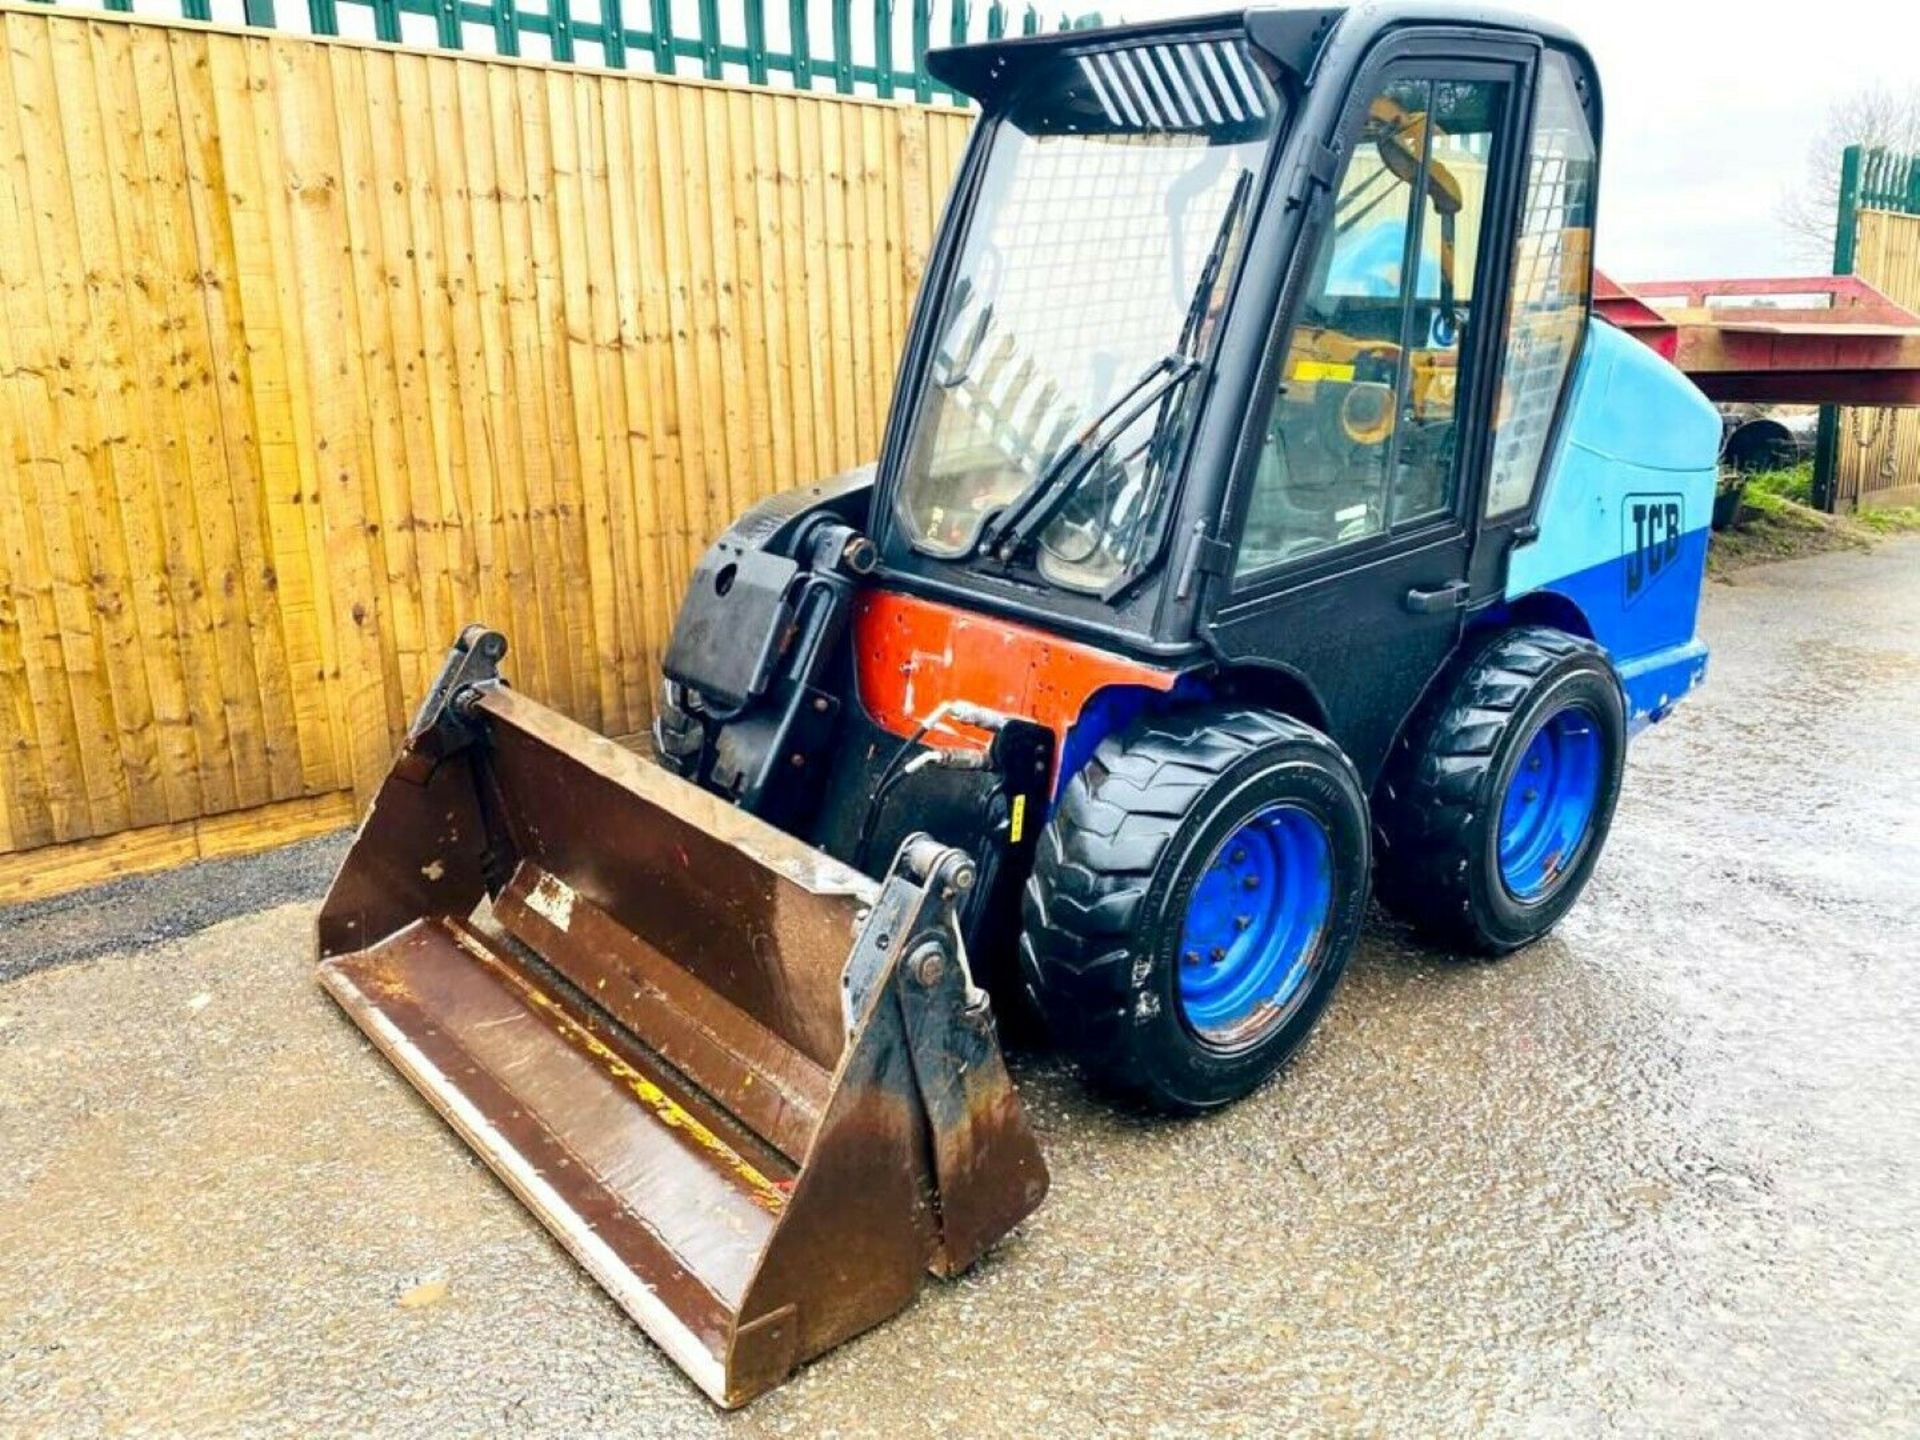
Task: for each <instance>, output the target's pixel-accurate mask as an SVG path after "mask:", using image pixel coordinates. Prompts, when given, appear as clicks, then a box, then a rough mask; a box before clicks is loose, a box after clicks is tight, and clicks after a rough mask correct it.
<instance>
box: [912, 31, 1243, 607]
mask: <svg viewBox="0 0 1920 1440" xmlns="http://www.w3.org/2000/svg"><path fill="white" fill-rule="evenodd" d="M1278 108H1279V101H1278V99H1277V98H1276V96H1275V93H1274V91H1273V89H1272V87H1271V86H1270V85H1269V84H1268V83H1267V80H1266V78H1265V76H1263V75H1262V74H1261V72H1260V71H1259V69H1258V68H1257V67H1256V66H1255V64H1254V62H1253V60H1252V58H1251V57H1250V55H1249V53H1248V52H1247V50H1246V49H1245V47H1244V45H1243V44H1242V43H1241V42H1239V41H1237V40H1230V39H1220V40H1194V41H1181V42H1170V43H1165V44H1155V45H1138V46H1133V47H1129V48H1125V49H1116V50H1107V51H1103V52H1098V53H1093V54H1085V55H1078V56H1063V57H1058V58H1056V59H1054V60H1052V61H1051V62H1050V63H1048V64H1047V65H1045V66H1043V67H1041V68H1040V69H1039V70H1038V71H1037V72H1036V73H1035V74H1034V75H1033V76H1032V77H1030V78H1029V79H1028V81H1027V82H1026V83H1025V84H1024V85H1023V87H1022V88H1021V90H1020V91H1019V93H1018V94H1017V95H1016V96H1015V97H1014V98H1013V100H1012V101H1011V102H1010V104H1009V106H1008V109H1007V111H1006V113H1005V114H1003V115H1002V116H1000V117H998V118H997V119H996V120H995V121H994V130H993V135H992V140H991V149H990V151H989V153H988V156H987V160H986V167H985V172H984V174H983V176H982V178H981V184H980V189H979V192H978V196H977V199H976V201H975V204H974V209H973V213H972V215H971V216H970V217H969V220H968V224H967V231H966V236H965V239H964V241H963V242H962V246H961V252H960V255H959V258H958V266H957V269H956V271H955V273H954V278H953V282H952V283H951V285H950V286H949V289H948V293H947V297H946V301H945V304H944V306H943V307H942V312H941V315H940V318H939V321H938V330H937V341H936V346H935V354H934V356H933V359H932V363H931V366H930V369H929V373H928V375H927V376H926V380H925V383H924V385H923V387H922V393H921V395H920V397H919V401H918V408H917V413H916V415H915V418H914V426H913V430H912V442H911V448H910V450H909V452H908V460H907V468H906V473H905V475H904V476H903V477H902V482H901V485H900V488H899V502H898V505H899V513H900V518H901V520H902V522H903V523H904V525H905V526H906V529H907V534H908V535H909V536H910V537H911V539H912V541H913V544H914V545H915V546H916V547H917V548H918V549H920V550H923V551H925V552H927V553H929V554H933V555H939V556H944V557H957V556H961V555H966V554H968V553H970V552H971V551H972V550H973V549H974V548H975V547H976V545H977V544H978V543H979V540H980V535H981V531H982V528H983V527H984V526H985V525H986V524H987V522H988V521H989V520H990V519H992V517H993V516H994V515H995V514H996V513H997V512H999V511H1002V510H1004V509H1006V508H1007V507H1009V506H1011V505H1013V504H1014V503H1015V502H1016V501H1021V500H1022V499H1023V497H1026V496H1027V495H1028V494H1029V493H1030V492H1031V491H1033V490H1034V489H1035V487H1036V485H1040V488H1042V489H1044V488H1046V487H1048V486H1053V485H1060V486H1062V489H1061V490H1060V491H1059V492H1058V493H1059V494H1061V495H1064V496H1065V498H1064V500H1063V501H1062V502H1061V504H1060V506H1059V509H1058V512H1057V513H1056V514H1055V515H1054V516H1053V518H1052V520H1051V521H1050V523H1048V524H1047V525H1046V526H1045V527H1044V528H1043V529H1042V530H1041V531H1040V532H1039V535H1038V547H1037V553H1036V564H1037V566H1038V569H1039V571H1040V573H1041V574H1042V575H1043V576H1044V577H1045V578H1047V579H1049V580H1051V581H1053V582H1055V583H1057V584H1062V585H1068V586H1074V587H1077V588H1084V589H1099V588H1102V587H1103V586H1105V585H1107V584H1109V583H1111V582H1112V581H1113V580H1114V579H1116V578H1118V577H1119V576H1120V575H1121V574H1123V573H1124V572H1125V571H1126V570H1127V569H1128V567H1129V566H1131V565H1132V564H1133V563H1135V562H1136V561H1137V560H1139V559H1140V558H1142V557H1143V555H1144V552H1145V551H1146V550H1147V549H1148V548H1149V547H1150V545H1151V542H1152V538H1153V533H1154V529H1155V524H1156V521H1157V519H1158V515H1159V512H1160V510H1161V508H1162V506H1163V504H1164V501H1165V499H1166V489H1167V481H1168V479H1169V477H1170V475H1171V473H1172V471H1173V469H1174V466H1175V464H1176V462H1177V460H1178V458H1179V453H1180V451H1181V449H1182V448H1183V445H1184V440H1185V431H1186V428H1187V426H1188V424H1189V422H1190V419H1191V410H1192V408H1193V407H1192V400H1193V398H1194V396H1195V394H1196V393H1197V391H1198V389H1199V387H1198V386H1197V385H1194V384H1193V383H1191V380H1192V373H1193V369H1194V367H1193V366H1191V365H1180V364H1177V363H1174V364H1170V363H1169V362H1170V361H1175V360H1178V359H1181V358H1184V359H1187V360H1195V359H1200V358H1202V357H1203V356H1204V355H1205V353H1206V347H1207V346H1208V345H1209V344H1210V342H1211V340H1212V335H1213V329H1214V324H1213V322H1214V319H1215V316H1216V315H1217V313H1218V310H1219V307H1220V305H1221V304H1222V302H1223V301H1224V298H1225V296H1226V293H1227V289H1228V286H1229V284H1230V282H1231V279H1232V276H1233V272H1234V267H1235V265H1236V263H1237V261H1238V259H1239V253H1240V245H1241V240H1242V237H1243V236H1244V233H1245V227H1246V224H1247V223H1248V220H1249V219H1250V216H1251V212H1252V209H1253V206H1252V201H1251V193H1252V190H1253V177H1254V176H1255V175H1256V174H1257V172H1258V171H1259V169H1260V167H1261V165H1262V163H1263V162H1264V160H1265V157H1266V153H1267V150H1268V147H1269V145H1270V144H1271V142H1272V140H1273V137H1274V135H1275V133H1276V131H1277V129H1278V116H1277V113H1276V112H1277V110H1278ZM1155 366H1161V367H1163V369H1164V370H1165V371H1166V372H1168V373H1170V374H1174V375H1175V376H1176V378H1175V380H1174V383H1171V384H1160V385H1152V384H1149V383H1147V382H1146V381H1144V380H1143V377H1146V376H1148V375H1149V372H1150V371H1152V370H1153V369H1154V367H1155ZM1141 394H1145V395H1146V396H1147V397H1148V399H1149V400H1151V401H1152V403H1150V404H1147V405H1145V406H1144V407H1141V406H1140V405H1139V404H1138V401H1137V398H1136V397H1138V396H1139V395H1141ZM1135 409H1139V410H1140V412H1141V413H1139V414H1137V415H1135V414H1133V411H1134V410H1135ZM1076 442H1078V443H1079V444H1080V445H1082V446H1083V447H1084V449H1085V450H1086V452H1087V454H1086V455H1074V456H1068V457H1064V458H1065V459H1066V460H1067V461H1068V462H1069V463H1064V464H1062V465H1060V466H1059V467H1058V468H1057V470H1056V471H1055V472H1053V473H1048V467H1049V465H1052V464H1053V463H1054V462H1055V461H1056V460H1060V459H1062V458H1063V456H1062V452H1063V451H1064V450H1066V449H1067V448H1068V447H1072V446H1075V445H1076ZM1089 455H1091V456H1093V457H1094V458H1093V461H1092V463H1091V464H1086V463H1082V462H1084V461H1085V460H1086V459H1087V458H1088V456H1089ZM1043 476H1044V484H1043V485H1041V484H1040V482H1042V479H1043Z"/></svg>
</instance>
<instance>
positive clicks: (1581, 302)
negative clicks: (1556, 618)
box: [1487, 55, 1594, 515]
mask: <svg viewBox="0 0 1920 1440" xmlns="http://www.w3.org/2000/svg"><path fill="white" fill-rule="evenodd" d="M1542 79H1543V84H1542V86H1541V91H1540V105H1539V110H1538V113H1537V115H1536V117H1535V120H1534V131H1533V141H1532V146H1531V150H1530V153H1529V158H1528V172H1527V191H1526V199H1525V202H1524V205H1525V208H1524V210H1523V211H1522V214H1521V223H1520V234H1519V238H1518V241H1517V243H1516V245H1515V253H1514V272H1513V299H1512V325H1511V329H1510V332H1509V335H1508V339H1507V352H1506V363H1505V367H1504V370H1503V383H1502V387H1501V402H1500V410H1499V413H1498V415H1497V416H1496V417H1495V424H1496V426H1497V427H1498V428H1497V430H1496V432H1495V435H1494V444H1493V464H1492V475H1491V479H1490V482H1489V485H1488V490H1487V513H1488V514H1489V515H1498V514H1502V513H1505V512H1506V511H1509V510H1514V509H1518V508H1519V507H1520V506H1522V505H1524V504H1526V503H1527V500H1528V499H1529V497H1531V495H1532V494H1533V488H1534V484H1535V482H1536V480H1537V478H1538V475H1539V471H1540V461H1541V458H1542V456H1543V454H1544V452H1545V450H1546V444H1547V433H1548V431H1549V430H1550V429H1551V428H1552V425H1553V415H1554V410H1555V408H1556V406H1557V405H1558V403H1559V399H1560V391H1561V387H1562V384H1563V383H1564V381H1565V379H1566V374H1567V368H1568V366H1569V364H1571V362H1572V359H1573V355H1574V351H1575V349H1576V348H1577V347H1578V345H1579V341H1580V329H1581V326H1582V324H1583V323H1584V322H1585V318H1586V309H1587V296H1588V291H1589V288H1590V287H1591V285H1592V276H1593V267H1592V257H1591V244H1592V237H1593V182H1594V147H1593V135H1592V132H1591V131H1590V130H1589V129H1588V128H1587V121H1586V116H1585V115H1584V114H1583V113H1582V112H1581V109H1580V103H1579V99H1578V97H1577V96H1576V95H1575V93H1574V88H1573V76H1572V71H1571V69H1570V67H1569V66H1568V63H1567V61H1566V60H1565V59H1564V58H1563V57H1561V56H1559V55H1551V56H1549V58H1548V62H1547V65H1546V67H1545V69H1544V70H1543V75H1542Z"/></svg>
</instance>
